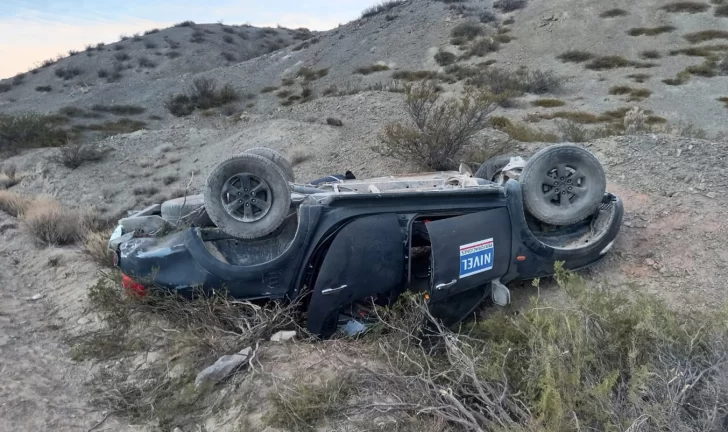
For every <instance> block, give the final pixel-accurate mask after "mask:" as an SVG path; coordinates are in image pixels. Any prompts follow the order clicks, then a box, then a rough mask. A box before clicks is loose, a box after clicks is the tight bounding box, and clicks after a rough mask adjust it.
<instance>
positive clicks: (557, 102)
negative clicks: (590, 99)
mask: <svg viewBox="0 0 728 432" xmlns="http://www.w3.org/2000/svg"><path fill="white" fill-rule="evenodd" d="M531 105H533V106H537V107H542V108H554V107H560V106H564V105H566V102H564V101H562V100H561V99H536V100H535V101H531Z"/></svg>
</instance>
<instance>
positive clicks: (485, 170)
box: [475, 155, 513, 181]
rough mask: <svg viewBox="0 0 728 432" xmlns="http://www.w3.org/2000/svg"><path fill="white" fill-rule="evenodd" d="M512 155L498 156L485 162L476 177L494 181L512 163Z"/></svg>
mask: <svg viewBox="0 0 728 432" xmlns="http://www.w3.org/2000/svg"><path fill="white" fill-rule="evenodd" d="M512 157H513V156H511V155H503V156H496V157H492V158H490V159H488V160H487V161H485V162H483V164H482V165H480V167H479V168H478V170H477V171H476V172H475V177H477V178H482V179H484V180H488V181H493V178H494V177H495V175H496V174H498V173H499V172H500V171H501V170H502V169H503V168H504V167H505V166H506V165H508V163H509V162H510V161H511V158H512Z"/></svg>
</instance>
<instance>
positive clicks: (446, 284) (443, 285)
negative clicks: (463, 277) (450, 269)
mask: <svg viewBox="0 0 728 432" xmlns="http://www.w3.org/2000/svg"><path fill="white" fill-rule="evenodd" d="M456 283H458V280H457V279H453V280H452V282H448V283H441V284H437V285H435V289H436V290H441V289H445V288H450V287H451V286H453V285H455V284H456Z"/></svg>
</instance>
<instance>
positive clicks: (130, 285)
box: [121, 274, 147, 296]
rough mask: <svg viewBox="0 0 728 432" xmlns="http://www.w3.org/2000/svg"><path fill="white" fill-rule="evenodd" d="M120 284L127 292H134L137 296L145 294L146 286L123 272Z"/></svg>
mask: <svg viewBox="0 0 728 432" xmlns="http://www.w3.org/2000/svg"><path fill="white" fill-rule="evenodd" d="M121 284H122V285H123V286H124V289H125V290H126V292H128V293H129V294H134V295H138V296H145V295H147V288H146V287H145V286H144V285H142V284H140V283H139V282H137V281H135V280H134V279H132V278H130V277H129V276H127V275H125V274H122V275H121Z"/></svg>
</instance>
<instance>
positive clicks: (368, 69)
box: [354, 64, 389, 75]
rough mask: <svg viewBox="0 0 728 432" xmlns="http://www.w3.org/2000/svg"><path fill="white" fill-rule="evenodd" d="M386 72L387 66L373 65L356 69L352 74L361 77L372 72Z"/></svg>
mask: <svg viewBox="0 0 728 432" xmlns="http://www.w3.org/2000/svg"><path fill="white" fill-rule="evenodd" d="M386 70H389V66H387V65H385V64H373V65H371V66H362V67H359V68H356V70H354V73H358V74H361V75H369V74H372V73H374V72H381V71H386Z"/></svg>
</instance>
